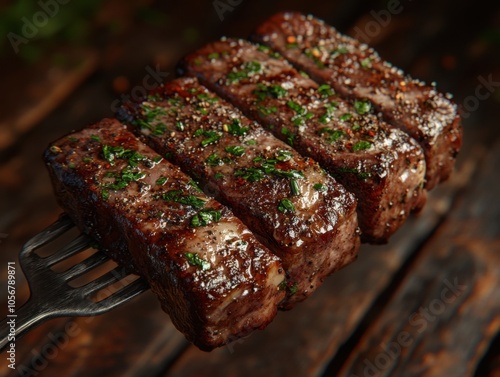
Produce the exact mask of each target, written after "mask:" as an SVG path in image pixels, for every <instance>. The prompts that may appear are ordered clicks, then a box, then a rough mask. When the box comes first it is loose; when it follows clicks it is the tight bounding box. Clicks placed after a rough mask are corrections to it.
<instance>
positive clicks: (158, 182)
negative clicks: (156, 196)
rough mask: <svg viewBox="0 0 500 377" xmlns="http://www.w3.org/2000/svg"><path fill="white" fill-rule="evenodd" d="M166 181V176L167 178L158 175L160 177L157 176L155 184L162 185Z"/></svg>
mask: <svg viewBox="0 0 500 377" xmlns="http://www.w3.org/2000/svg"><path fill="white" fill-rule="evenodd" d="M167 181H168V178H167V177H160V178H158V179H157V180H156V184H157V185H158V186H162V185H164V184H165V182H167Z"/></svg>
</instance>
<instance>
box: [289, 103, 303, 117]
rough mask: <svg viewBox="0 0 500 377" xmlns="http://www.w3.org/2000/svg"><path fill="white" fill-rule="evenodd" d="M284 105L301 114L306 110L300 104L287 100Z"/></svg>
mask: <svg viewBox="0 0 500 377" xmlns="http://www.w3.org/2000/svg"><path fill="white" fill-rule="evenodd" d="M286 105H287V106H288V107H289V108H290V109H292V110H293V111H295V112H296V113H297V114H299V115H303V114H304V113H305V112H306V110H305V109H304V108H303V107H302V106H300V105H299V104H298V103H297V102H294V101H287V103H286Z"/></svg>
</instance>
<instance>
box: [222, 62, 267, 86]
mask: <svg viewBox="0 0 500 377" xmlns="http://www.w3.org/2000/svg"><path fill="white" fill-rule="evenodd" d="M261 71H262V65H261V64H260V63H259V62H258V61H254V60H252V61H249V62H246V63H244V64H243V66H242V68H241V69H240V70H239V71H232V72H229V73H228V74H227V79H228V81H229V83H230V84H234V83H237V82H238V81H240V80H242V79H246V78H248V77H249V76H250V75H251V74H252V73H259V72H261Z"/></svg>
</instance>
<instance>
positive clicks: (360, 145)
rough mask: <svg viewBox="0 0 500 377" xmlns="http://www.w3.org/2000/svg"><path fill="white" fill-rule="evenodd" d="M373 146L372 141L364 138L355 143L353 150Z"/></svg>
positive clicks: (361, 149) (356, 150)
mask: <svg viewBox="0 0 500 377" xmlns="http://www.w3.org/2000/svg"><path fill="white" fill-rule="evenodd" d="M371 146H372V143H370V142H369V141H366V140H362V141H358V142H357V143H356V144H354V145H353V146H352V150H353V151H354V152H358V151H363V150H366V149H369V148H370V147H371Z"/></svg>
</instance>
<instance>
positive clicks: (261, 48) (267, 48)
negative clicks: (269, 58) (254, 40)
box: [257, 45, 271, 52]
mask: <svg viewBox="0 0 500 377" xmlns="http://www.w3.org/2000/svg"><path fill="white" fill-rule="evenodd" d="M257 50H259V51H262V52H269V51H270V50H271V49H270V48H269V47H267V46H264V45H259V47H257Z"/></svg>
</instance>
